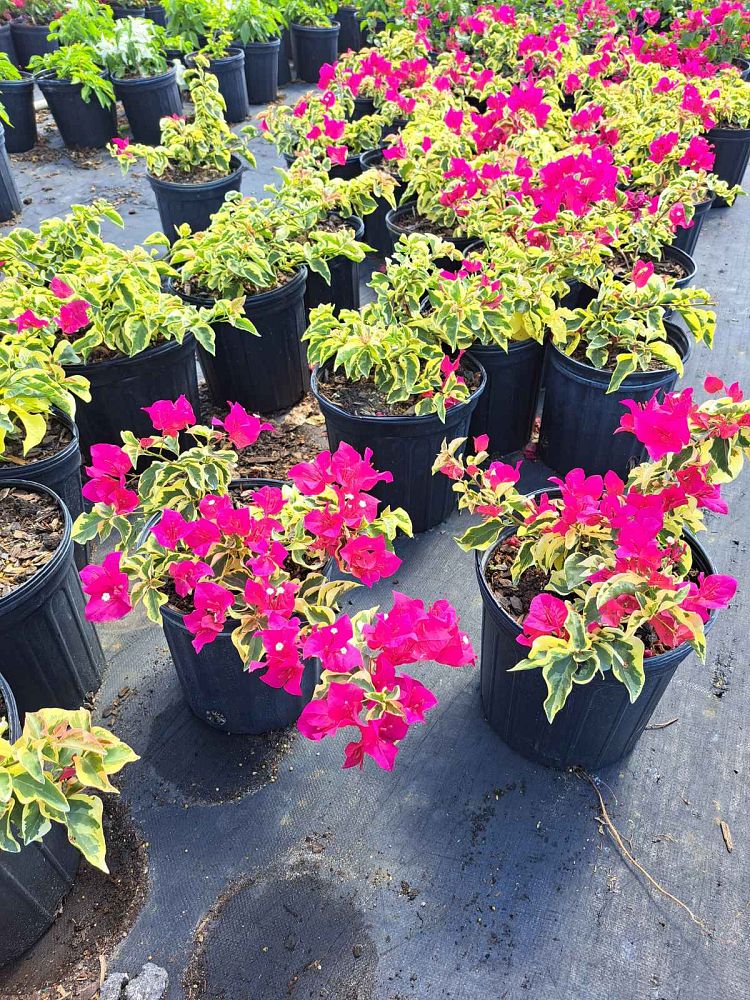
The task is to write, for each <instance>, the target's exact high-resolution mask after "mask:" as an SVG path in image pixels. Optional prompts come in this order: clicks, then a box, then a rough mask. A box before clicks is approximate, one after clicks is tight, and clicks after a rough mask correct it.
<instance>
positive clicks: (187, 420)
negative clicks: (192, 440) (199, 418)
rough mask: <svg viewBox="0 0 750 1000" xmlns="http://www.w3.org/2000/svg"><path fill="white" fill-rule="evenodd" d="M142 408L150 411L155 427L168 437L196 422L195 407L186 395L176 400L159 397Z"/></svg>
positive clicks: (147, 411)
mask: <svg viewBox="0 0 750 1000" xmlns="http://www.w3.org/2000/svg"><path fill="white" fill-rule="evenodd" d="M141 409H142V410H144V411H145V412H146V413H148V415H149V418H150V419H151V423H152V424H153V425H154V429H155V430H157V431H161V432H162V434H165V435H166V436H167V437H175V436H176V435H177V434H179V433H180V431H184V430H185V429H186V428H187V427H190V426H191V425H192V424H194V423H195V413H194V412H193V407H192V406H191V405H190V402H189V401H188V399H187V397H186V396H185V395H182V396H179V397H178V399H176V400H175V401H174V402H172V401H171V400H169V399H159V400H157V401H156V402H155V403H152V405H151V406H143V407H141Z"/></svg>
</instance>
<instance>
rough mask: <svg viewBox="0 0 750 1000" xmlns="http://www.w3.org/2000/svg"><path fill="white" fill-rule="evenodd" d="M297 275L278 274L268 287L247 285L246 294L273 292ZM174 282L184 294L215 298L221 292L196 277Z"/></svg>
mask: <svg viewBox="0 0 750 1000" xmlns="http://www.w3.org/2000/svg"><path fill="white" fill-rule="evenodd" d="M296 276H297V272H296V271H292V272H291V273H290V274H277V275H276V283H275V284H274V285H269V286H267V287H266V288H258V287H257V286H256V285H245V286H244V291H245V295H262V294H263V293H264V292H273V291H275V290H276V289H277V288H282V287H283V286H284V285H288V284H289V282H290V281H291V280H292V279H293V278H296ZM172 284H173V286H174V288H175V289H176V290H177V291H179V292H181V293H182V294H183V295H193V296H196V297H199V298H206V299H213V298H216V297H217V295H218V294H219V293H218V292H216V291H212V290H211V289H210V288H205V287H204V286H202V285H201V284H200V282H199V280H197V279H195V278H193V279H192V280H191V279H188V280H187V281H182V280H181V279H179V278H175V279H173V282H172Z"/></svg>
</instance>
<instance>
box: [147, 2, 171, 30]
mask: <svg viewBox="0 0 750 1000" xmlns="http://www.w3.org/2000/svg"><path fill="white" fill-rule="evenodd" d="M143 16H144V17H145V18H147V19H148V20H149V21H153V22H154V24H158V25H160V26H161V27H162V28H164V27H166V24H167V12H166V11H165V10H164V7H163V5H162V4H160V3H149V4H146V12H145V14H144V15H143Z"/></svg>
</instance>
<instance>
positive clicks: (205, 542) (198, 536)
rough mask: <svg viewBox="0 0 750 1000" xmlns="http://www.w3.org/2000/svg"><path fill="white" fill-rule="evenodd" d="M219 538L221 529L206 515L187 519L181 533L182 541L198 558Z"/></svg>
mask: <svg viewBox="0 0 750 1000" xmlns="http://www.w3.org/2000/svg"><path fill="white" fill-rule="evenodd" d="M165 513H166V512H165ZM220 538H221V531H220V530H219V528H218V527H217V526H216V525H215V524H214V523H213V521H209V520H208V518H207V517H199V518H198V519H197V520H196V521H188V523H187V527H186V528H185V529H184V531H183V533H182V541H183V542H184V543H185V545H187V547H188V548H189V549H190V551H191V552H194V553H195V555H197V556H198V557H199V558H200V559H203V558H204V557H205V556H207V555H208V553H209V551H210V549H211V546H212V545H215V544H216V542H218V541H219V539H220Z"/></svg>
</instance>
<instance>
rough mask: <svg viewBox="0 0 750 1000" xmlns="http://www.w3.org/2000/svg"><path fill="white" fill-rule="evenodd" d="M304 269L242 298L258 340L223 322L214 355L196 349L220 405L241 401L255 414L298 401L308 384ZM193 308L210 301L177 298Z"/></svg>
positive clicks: (215, 329) (218, 331)
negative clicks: (267, 288)
mask: <svg viewBox="0 0 750 1000" xmlns="http://www.w3.org/2000/svg"><path fill="white" fill-rule="evenodd" d="M306 278H307V268H305V267H301V268H300V269H299V270H298V271H297V274H296V275H295V276H294V277H293V278H292V279H291V281H288V282H286V284H284V285H281V286H280V287H278V288H273V289H271V290H270V291H268V292H261V293H260V294H259V295H248V297H247V298H246V299H245V315H246V316H247V317H248V319H250V320H251V321H252V322H253V323H254V324H255V326H256V329H257V330H258V332H259V334H260V336H258V337H256V336H254V335H253V334H252V333H248V332H247V331H246V330H237V329H235V327H233V326H230V325H229V324H228V323H216V324H214V331H215V333H216V342H215V344H216V347H215V349H216V354H215V355H211V354H209V353H208V352H207V351H205V350H204V349H203V348H202V347H201V346H200V344H199V345H198V357H199V359H200V363H201V368H202V369H203V374H204V375H205V376H206V382H207V383H208V387H209V390H210V392H211V397H212V398H213V401H214V403H215V404H216V405H217V406H219V407H225V406H226V405H227V403H228V402H232V403H241V404H242V405H243V406H244V407H245V408H246V409H249V410H252V411H253V412H255V413H274V412H275V411H277V410H286V409H288V408H289V407H291V406H294V405H295V404H296V403H298V402H299V401H300V400H301V399H302V397H303V396H304V394H305V391H306V389H307V386H308V385H309V382H310V377H309V371H308V366H307V359H306V354H305V349H304V346H303V344H302V341H301V337H302V334H303V333H304V331H305V328H306V325H307V323H306V319H305V306H304V297H305V279H306ZM181 297H182V298H184V299H185V301H187V302H190V303H192V304H193V305H210V304H211V303H212V302H213V299H209V298H205V297H200V296H193V295H181Z"/></svg>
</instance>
